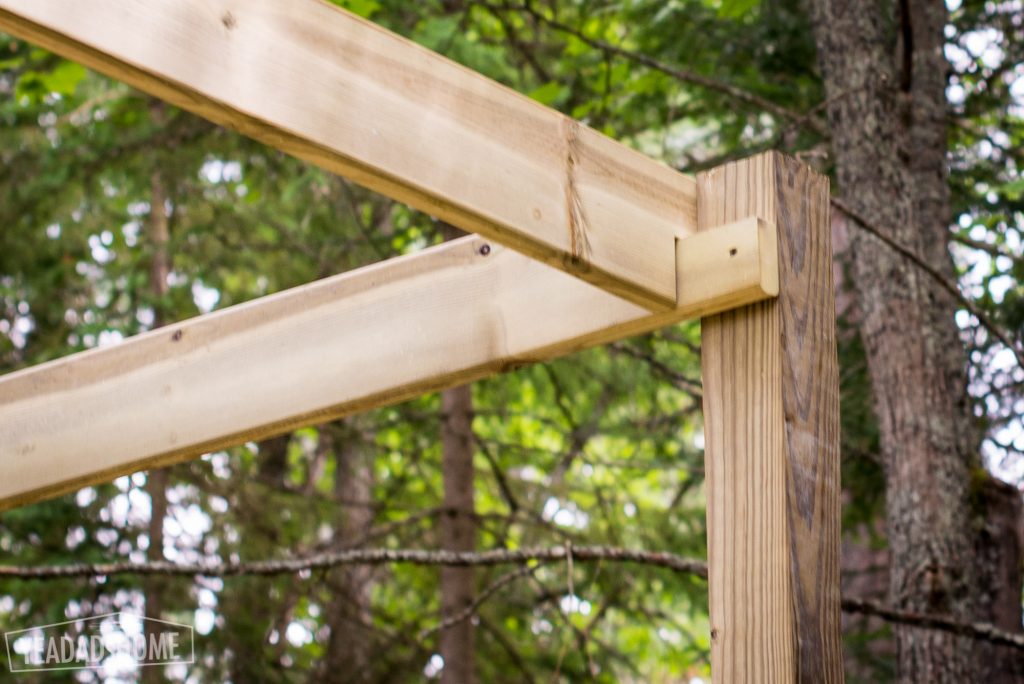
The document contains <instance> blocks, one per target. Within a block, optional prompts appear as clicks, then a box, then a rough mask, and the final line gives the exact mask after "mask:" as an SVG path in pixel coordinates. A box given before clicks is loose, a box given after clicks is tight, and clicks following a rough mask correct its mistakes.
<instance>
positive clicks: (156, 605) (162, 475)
mask: <svg viewBox="0 0 1024 684" xmlns="http://www.w3.org/2000/svg"><path fill="white" fill-rule="evenodd" d="M149 204H150V208H149V242H150V248H151V249H152V250H153V257H152V261H151V262H150V268H149V287H150V292H151V294H152V295H153V297H154V298H156V299H161V298H163V297H164V296H165V295H166V294H167V274H168V273H169V271H170V257H169V255H168V251H167V243H168V242H169V240H170V216H168V213H167V191H166V188H165V186H164V179H163V178H162V176H161V174H160V172H159V171H154V172H153V175H152V176H151V178H150V198H149ZM165 322H166V321H165V316H164V314H163V312H162V311H161V310H160V306H155V307H154V310H153V327H154V328H159V327H160V326H162V325H164V323H165ZM146 493H147V494H149V500H150V516H149V526H148V530H147V533H148V536H149V547H147V548H146V560H147V561H156V560H164V518H165V517H167V470H166V469H163V468H158V469H154V470H150V471H149V472H148V473H147V475H146ZM164 582H165V580H164V578H161V577H156V576H152V577H147V578H146V579H144V580H143V584H142V589H143V593H144V594H145V597H146V616H147V617H151V618H157V619H160V617H161V614H162V613H163V593H164ZM158 624H159V623H156V622H151V621H149V620H145V621H143V635H144V637H145V639H146V643H147V644H148V643H150V637H152V636H156V635H155V634H154V633H153V631H154V628H155V625H158ZM141 673H142V682H143V684H157V683H158V682H162V681H164V675H163V670H162V668H160V667H143V668H141Z"/></svg>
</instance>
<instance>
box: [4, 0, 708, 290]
mask: <svg viewBox="0 0 1024 684" xmlns="http://www.w3.org/2000/svg"><path fill="white" fill-rule="evenodd" d="M0 30H2V31H6V32H9V33H11V34H13V35H16V36H20V37H22V38H25V39H26V40H29V41H32V42H34V43H36V44H38V45H41V46H42V47H44V48H47V49H49V50H52V51H54V52H56V53H58V54H61V55H64V56H66V57H68V58H70V59H73V60H76V61H78V62H80V63H82V64H84V65H86V66H88V67H91V68H93V69H96V70H97V71H100V72H102V73H105V74H107V75H109V76H112V77H114V78H117V79H120V80H122V81H124V82H126V83H128V84H130V85H132V86H135V87H136V88H139V89H140V90H143V91H145V92H148V93H150V94H153V95H155V96H157V97H160V98H163V99H165V100H167V101H169V102H171V103H173V104H175V105H178V106H180V107H183V108H185V109H188V110H190V111H192V112H195V113H196V114H199V115H200V116H203V117H205V118H207V119H209V120H211V121H214V122H216V123H218V124H222V125H224V126H227V127H229V128H233V129H235V130H238V131H240V132H242V133H244V134H246V135H249V136H251V137H253V138H256V139H258V140H261V141H262V142H264V143H267V144H269V145H272V146H274V147H277V148H279V149H281V150H284V151H286V152H288V153H290V154H293V155H295V156H297V157H300V158H302V159H305V160H307V161H310V162H313V163H315V164H318V165H320V166H322V167H323V168H325V169H328V170H330V171H333V172H336V173H338V174H341V175H343V176H346V177H348V178H351V179H352V180H354V181H356V182H357V183H360V184H362V185H364V186H366V187H368V188H370V189H372V190H376V191H378V192H381V193H383V194H385V195H388V196H389V197H392V198H394V199H397V200H400V201H402V202H406V203H408V204H410V205H412V206H413V207H416V208H418V209H421V210H423V211H426V212H428V213H430V214H431V215H433V216H436V217H439V218H441V219H443V220H445V221H448V222H449V223H452V224H454V225H456V226H458V227H460V228H462V229H464V230H466V231H468V232H473V233H479V234H481V235H483V236H485V237H488V238H490V239H493V240H495V241H497V242H500V243H502V244H504V245H507V246H509V247H512V248H514V249H516V250H519V251H520V252H522V253H524V254H526V255H528V256H531V257H533V258H535V259H539V260H541V261H544V262H545V263H548V264H550V265H553V266H555V267H556V268H560V269H562V270H564V271H566V272H569V273H572V274H573V275H576V276H578V277H580V278H582V279H583V280H586V281H588V282H590V283H592V284H594V285H597V286H598V287H601V288H602V289H605V290H607V291H609V292H612V293H615V294H618V295H620V296H622V297H624V298H626V299H629V300H630V301H633V302H635V303H638V304H640V305H642V306H645V307H647V308H649V309H651V310H665V309H669V308H671V307H672V306H673V305H674V303H675V300H674V297H675V271H674V268H675V262H674V261H673V259H672V240H673V238H674V236H675V235H677V234H678V233H679V232H680V231H682V232H684V233H687V232H692V231H693V229H694V227H695V220H696V193H695V188H694V183H693V180H692V179H690V178H688V177H686V176H684V175H682V174H680V173H677V172H676V171H674V170H672V169H670V168H668V167H667V166H665V165H663V164H660V163H658V162H655V161H653V160H651V159H648V158H647V157H644V156H643V155H641V154H639V153H637V152H634V151H633V150H631V149H629V148H627V147H625V146H624V145H621V144H619V143H617V142H614V141H612V140H610V139H608V138H606V137H605V136H603V135H601V134H599V133H597V132H595V131H593V130H591V129H589V128H587V127H586V126H583V125H581V124H579V123H576V122H574V121H572V120H571V119H569V118H567V117H565V116H563V115H562V114H559V113H558V112H556V111H554V110H551V109H549V108H547V107H544V106H542V105H540V104H539V103H537V102H534V101H532V100H530V99H529V98H527V97H524V96H522V95H520V94H518V93H516V92H514V91H513V90H511V89H508V88H506V87H504V86H502V85H500V84H498V83H496V82H494V81H491V80H489V79H487V78H485V77H483V76H481V75H480V74H477V73H475V72H473V71H471V70H469V69H466V68H464V67H462V66H460V65H458V64H456V63H454V62H451V61H449V60H447V59H445V58H443V57H441V56H440V55H438V54H436V53H433V52H431V51H429V50H426V49H424V48H422V47H420V46H418V45H416V44H414V43H412V42H410V41H408V40H405V39H404V38H401V37H399V36H397V35H395V34H393V33H390V32H388V31H386V30H384V29H382V28H380V27H379V26H376V25H374V24H372V23H370V22H367V21H365V20H362V19H360V18H358V17H356V16H354V15H352V14H349V13H348V12H346V11H344V10H342V9H339V8H338V7H336V6H333V5H330V4H328V3H326V2H322V1H321V0H246V1H245V2H239V1H238V0H89V2H81V1H79V0H0Z"/></svg>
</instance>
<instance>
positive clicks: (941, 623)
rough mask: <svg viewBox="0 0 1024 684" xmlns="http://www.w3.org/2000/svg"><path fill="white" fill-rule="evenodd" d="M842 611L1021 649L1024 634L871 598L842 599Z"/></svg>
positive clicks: (1023, 646) (1023, 645)
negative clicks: (887, 603)
mask: <svg viewBox="0 0 1024 684" xmlns="http://www.w3.org/2000/svg"><path fill="white" fill-rule="evenodd" d="M843 610H844V611H845V612H847V613H859V614H861V615H874V616H875V617H879V618H882V619H883V620H886V621H888V622H896V623H899V624H901V625H909V626H911V627H923V628H925V629H937V630H939V631H942V632H952V633H953V634H958V635H960V636H965V637H970V638H971V639H978V640H979V641H988V642H990V643H993V644H999V645H1001V646H1011V647H1013V648H1016V649H1020V650H1024V634H1020V633H1015V632H1006V631H1003V630H1001V629H999V628H998V627H996V626H995V625H993V624H990V623H988V622H958V621H956V620H954V619H952V618H948V617H943V616H941V615H927V614H924V613H915V612H912V611H909V610H896V609H895V608H889V607H888V606H883V605H882V604H880V603H875V602H873V601H866V600H864V599H853V598H845V599H843Z"/></svg>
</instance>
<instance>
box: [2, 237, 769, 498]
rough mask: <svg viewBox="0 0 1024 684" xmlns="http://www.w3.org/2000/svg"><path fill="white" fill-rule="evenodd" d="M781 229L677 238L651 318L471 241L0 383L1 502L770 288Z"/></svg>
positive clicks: (714, 307)
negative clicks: (664, 306)
mask: <svg viewBox="0 0 1024 684" xmlns="http://www.w3.org/2000/svg"><path fill="white" fill-rule="evenodd" d="M774 245H775V240H774V228H773V227H771V226H769V225H768V224H766V223H765V222H763V221H758V220H756V219H748V220H746V221H741V222H739V223H737V224H735V225H731V226H727V227H724V228H721V229H719V230H717V231H713V232H711V233H706V234H701V235H695V236H691V237H687V238H684V239H681V240H679V241H678V242H677V247H676V261H677V271H678V274H679V275H678V278H677V290H678V294H677V299H678V301H679V303H680V306H679V308H677V309H675V310H673V311H670V312H667V313H659V314H654V315H652V314H650V313H649V312H648V311H646V310H645V309H642V308H640V307H639V306H637V305H635V304H631V303H629V302H626V301H625V300H622V299H619V298H617V297H615V296H614V295H610V294H608V293H606V292H605V291H603V290H601V289H598V288H596V287H594V286H592V285H589V284H587V283H585V282H583V281H581V280H579V279H576V278H574V277H572V276H570V275H567V274H565V273H563V272H561V271H558V270H556V269H552V268H550V267H548V266H546V265H544V264H541V263H538V262H535V261H533V260H532V259H529V258H527V257H525V256H522V255H520V254H518V253H517V252H515V251H512V250H510V249H505V248H502V247H500V246H498V245H496V244H493V243H491V242H489V241H487V240H485V239H483V238H480V237H477V236H469V237H466V238H462V239H459V240H455V241H453V242H450V243H446V244H444V245H441V246H438V247H433V248H431V249H428V250H425V251H423V252H421V253H418V254H415V255H411V256H407V257H402V258H398V259H393V260H391V261H387V262H383V263H380V264H375V265H372V266H369V267H366V268H362V269H359V270H356V271H352V272H350V273H345V274H342V275H339V276H335V277H333V278H328V279H325V280H321V281H318V282H315V283H311V284H309V285H305V286H302V287H298V288H295V289H292V290H288V291H285V292H281V293H279V294H276V295H272V296H269V297H264V298H262V299H258V300H255V301H252V302H249V303H246V304H242V305H239V306H235V307H231V308H228V309H225V310H223V311H219V312H215V313H213V314H209V315H207V316H201V317H199V318H195V319H192V320H189V321H185V322H183V323H179V324H174V325H168V326H166V327H164V328H162V329H160V330H157V331H153V332H150V333H146V334H143V335H139V336H137V337H134V338H131V339H129V340H127V341H126V342H124V343H123V344H121V345H119V346H116V347H110V348H105V349H99V350H92V351H87V352H83V353H80V354H75V355H73V356H69V357H67V358H64V359H60V360H57V361H54V362H51V363H46V364H42V365H40V366H36V367H33V368H29V369H26V370H23V371H18V372H16V373H12V374H10V375H7V376H4V377H2V378H0V435H2V440H0V509H6V508H11V507H13V506H18V505H21V504H26V503H30V502H33V501H38V500H40V499H43V498H46V497H50V496H54V495H57V494H61V493H63V492H68V491H72V490H74V489H76V488H78V487H81V486H84V485H88V484H92V483H96V482H102V481H106V480H110V479H112V478H114V477H117V476H120V475H123V474H126V473H130V472H133V471H136V470H142V469H145V468H152V467H155V466H160V465H166V464H169V463H173V462H176V461H181V460H185V459H188V458H192V457H195V456H198V455H200V454H202V453H204V452H207V451H211V450H216V449H221V448H224V447H227V446H231V445H235V444H239V443H242V442H244V441H247V440H253V439H261V438H265V437H269V436H272V435H275V434H279V433H283V432H286V431H288V430H291V429H294V428H296V427H299V426H302V425H307V424H310V423H312V422H317V421H324V420H328V419H331V418H337V417H340V416H342V415H346V414H350V413H354V412H357V411H362V410H366V409H370V408H373V407H377V406H382V405H385V404H391V403H395V402H398V401H402V400H404V399H408V398H411V397H413V396H416V395H419V394H422V393H424V392H430V391H434V390H439V389H443V388H446V387H450V386H453V385H457V384H460V383H463V382H466V381H469V380H473V379H477V378H480V377H483V376H486V375H489V374H492V373H496V372H501V371H505V370H508V369H510V368H516V367H518V366H521V365H523V364H528V363H531V362H534V361H538V360H542V359H548V358H551V357H555V356H558V355H561V354H566V353H569V352H572V351H575V350H578V349H582V348H584V347H588V346H592V345H597V344H602V343H605V342H608V341H611V340H614V339H618V338H621V337H624V336H627V335H633V334H637V333H641V332H646V331H650V330H653V329H656V328H659V327H662V326H665V325H668V324H671V323H674V322H677V321H680V320H683V319H686V318H694V317H698V316H702V315H707V314H710V313H712V312H714V311H720V310H722V309H724V308H728V307H731V306H737V305H740V304H745V303H749V302H752V301H758V300H760V299H763V298H765V297H768V296H772V295H774V294H775V292H776V289H775V288H777V278H776V264H775V261H774V255H775V254H774Z"/></svg>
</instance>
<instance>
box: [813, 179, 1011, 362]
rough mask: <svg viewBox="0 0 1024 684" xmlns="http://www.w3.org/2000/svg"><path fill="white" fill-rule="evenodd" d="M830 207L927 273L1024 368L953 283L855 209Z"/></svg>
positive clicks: (837, 203)
mask: <svg viewBox="0 0 1024 684" xmlns="http://www.w3.org/2000/svg"><path fill="white" fill-rule="evenodd" d="M832 205H833V206H834V207H836V208H837V209H839V210H840V211H842V212H843V213H844V214H846V215H847V216H849V217H850V218H851V219H853V222H854V223H855V224H857V225H858V226H860V227H861V228H862V229H864V230H866V231H867V232H869V233H871V234H872V235H874V236H875V237H876V238H878V239H879V240H881V241H882V242H884V243H885V244H886V245H887V246H888V247H890V248H892V249H893V250H894V251H896V252H899V253H900V254H902V255H903V256H904V257H906V258H907V259H908V260H909V261H911V262H912V263H913V264H914V265H915V266H917V267H918V268H920V269H921V270H922V271H924V272H925V273H927V274H928V275H929V276H930V277H931V278H932V280H934V281H935V282H936V283H937V284H938V285H939V286H940V287H942V289H944V290H946V291H947V292H949V293H950V294H951V295H953V297H954V298H955V299H956V300H957V301H958V302H960V304H961V305H962V306H963V307H964V308H965V309H967V311H968V312H970V313H971V315H972V316H974V317H975V318H977V319H978V321H979V322H980V323H981V325H982V326H984V328H985V329H986V330H988V332H989V334H991V335H992V336H993V337H995V338H996V339H997V340H999V341H1000V342H1002V343H1003V345H1004V346H1005V347H1006V348H1007V349H1009V350H1010V351H1011V352H1012V353H1013V356H1014V358H1016V359H1017V365H1018V366H1020V367H1021V368H1024V351H1022V350H1021V348H1020V346H1018V345H1017V344H1016V343H1015V342H1014V341H1013V340H1012V339H1011V338H1010V336H1009V335H1008V334H1007V333H1006V331H1004V330H1003V329H1002V328H1000V327H999V326H998V325H996V324H995V321H993V320H992V319H991V318H989V317H988V315H987V314H986V313H985V312H983V311H982V310H981V309H979V308H978V306H977V305H976V304H975V303H974V302H972V301H971V300H970V299H968V298H967V297H965V296H964V294H963V293H962V292H960V288H958V287H957V286H956V285H955V284H954V283H951V282H949V280H947V279H946V277H945V276H943V275H942V274H941V273H939V271H938V270H936V269H935V268H934V267H933V266H932V265H931V264H929V263H928V262H927V261H925V260H924V258H923V257H922V256H921V255H919V254H917V253H916V252H914V250H912V249H910V248H909V247H906V246H905V245H901V244H900V243H899V242H897V241H896V240H893V239H892V238H891V237H889V236H888V235H886V233H885V232H884V231H883V230H881V229H880V228H879V227H878V226H876V225H874V224H873V223H871V222H870V221H868V220H867V219H866V218H865V217H864V216H862V215H861V214H860V213H859V212H857V210H856V209H854V208H853V207H851V206H850V205H849V204H847V203H846V202H844V201H843V200H840V199H837V198H835V197H833V198H832Z"/></svg>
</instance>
